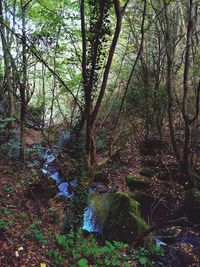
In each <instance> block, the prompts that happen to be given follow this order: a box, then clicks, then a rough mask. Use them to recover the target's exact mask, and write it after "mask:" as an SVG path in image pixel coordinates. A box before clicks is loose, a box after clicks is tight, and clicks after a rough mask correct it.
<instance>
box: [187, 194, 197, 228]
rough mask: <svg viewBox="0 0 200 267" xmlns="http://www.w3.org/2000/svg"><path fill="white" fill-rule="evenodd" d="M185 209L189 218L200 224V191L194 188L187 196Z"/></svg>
mask: <svg viewBox="0 0 200 267" xmlns="http://www.w3.org/2000/svg"><path fill="white" fill-rule="evenodd" d="M184 209H185V213H186V216H187V217H188V219H189V220H190V221H191V222H193V223H196V224H200V191H199V190H197V189H192V190H190V191H189V193H188V194H187V196H186V199H185V202H184Z"/></svg>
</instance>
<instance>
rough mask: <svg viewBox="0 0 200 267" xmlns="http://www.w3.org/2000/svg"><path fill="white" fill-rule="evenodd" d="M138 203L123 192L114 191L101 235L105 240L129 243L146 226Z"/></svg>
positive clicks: (141, 232)
mask: <svg viewBox="0 0 200 267" xmlns="http://www.w3.org/2000/svg"><path fill="white" fill-rule="evenodd" d="M139 207H140V205H139V203H138V202H137V201H135V200H133V199H131V198H130V197H129V196H127V195H126V194H124V193H121V192H117V193H115V195H114V197H113V199H112V201H111V205H110V209H109V211H108V214H107V217H106V220H105V223H104V227H103V235H104V237H105V239H107V240H116V241H120V242H124V243H129V244H131V243H132V242H133V240H135V239H136V238H138V237H139V236H140V235H142V234H143V233H144V232H145V231H146V230H147V229H148V226H147V224H146V222H145V221H144V220H143V219H142V218H141V216H140V210H139Z"/></svg>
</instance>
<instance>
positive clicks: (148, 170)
mask: <svg viewBox="0 0 200 267" xmlns="http://www.w3.org/2000/svg"><path fill="white" fill-rule="evenodd" d="M139 174H140V175H142V176H145V177H152V176H153V175H154V170H152V169H151V168H148V167H145V168H142V169H141V171H140V172H139Z"/></svg>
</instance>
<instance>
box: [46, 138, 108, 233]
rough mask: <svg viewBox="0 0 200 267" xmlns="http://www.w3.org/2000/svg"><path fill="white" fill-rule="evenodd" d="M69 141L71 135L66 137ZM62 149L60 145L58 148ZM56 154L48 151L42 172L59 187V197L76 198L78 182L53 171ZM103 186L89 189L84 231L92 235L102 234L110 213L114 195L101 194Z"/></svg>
mask: <svg viewBox="0 0 200 267" xmlns="http://www.w3.org/2000/svg"><path fill="white" fill-rule="evenodd" d="M66 137H67V138H65V139H69V137H70V135H69V134H67V135H66ZM58 147H60V145H59V146H58V145H57V147H56V148H58ZM56 156H57V155H56V154H55V155H53V153H52V152H51V150H46V153H45V157H44V165H43V168H42V171H43V173H44V174H46V175H49V176H50V177H51V178H52V179H53V180H54V181H55V182H56V184H57V185H58V186H57V188H58V191H59V192H58V195H57V196H58V197H64V198H68V199H71V198H73V196H74V190H73V189H75V188H76V186H77V181H76V180H72V181H70V182H66V181H63V182H62V180H63V178H62V175H61V174H60V172H59V171H58V170H54V169H53V170H52V168H51V166H53V164H54V162H55V160H56ZM99 188H101V184H98V183H94V184H93V185H92V186H91V187H90V188H89V204H88V206H87V207H86V208H85V210H84V215H83V223H82V229H83V230H86V231H88V232H92V233H102V229H103V224H104V221H105V217H106V214H107V212H108V209H109V206H110V203H111V199H112V196H113V194H112V193H110V192H100V190H98V189H99Z"/></svg>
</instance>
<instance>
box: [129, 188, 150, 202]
mask: <svg viewBox="0 0 200 267" xmlns="http://www.w3.org/2000/svg"><path fill="white" fill-rule="evenodd" d="M145 195H146V194H145V193H144V192H142V191H139V190H134V191H132V192H131V193H130V197H131V198H132V199H134V200H136V201H138V202H140V201H142V199H143V198H144V197H145Z"/></svg>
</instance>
